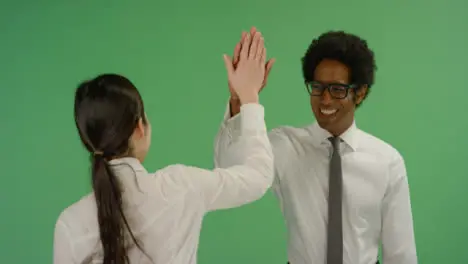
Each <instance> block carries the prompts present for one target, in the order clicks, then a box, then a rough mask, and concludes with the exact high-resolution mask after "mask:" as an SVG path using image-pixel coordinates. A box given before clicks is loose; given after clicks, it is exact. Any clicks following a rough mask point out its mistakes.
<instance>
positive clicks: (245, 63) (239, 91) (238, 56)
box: [224, 27, 275, 116]
mask: <svg viewBox="0 0 468 264" xmlns="http://www.w3.org/2000/svg"><path fill="white" fill-rule="evenodd" d="M274 62H275V59H270V60H268V61H267V54H266V48H265V42H264V39H263V36H262V34H261V33H260V32H258V31H257V30H256V28H255V27H252V29H251V30H250V33H247V32H242V37H241V40H240V41H239V43H237V45H236V47H235V48H234V54H233V58H230V57H229V56H227V55H224V63H225V65H226V70H227V73H228V80H229V91H230V95H231V98H230V105H231V116H234V115H236V114H238V113H239V112H240V106H241V104H246V103H257V102H258V93H259V92H260V91H261V90H262V89H263V88H264V87H265V85H266V82H267V79H268V74H269V73H270V71H271V68H272V66H273V64H274Z"/></svg>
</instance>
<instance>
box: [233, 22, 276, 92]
mask: <svg viewBox="0 0 468 264" xmlns="http://www.w3.org/2000/svg"><path fill="white" fill-rule="evenodd" d="M256 31H257V30H256V28H255V27H252V29H251V30H250V34H251V35H252V36H253V35H255V32H256ZM245 37H246V33H245V32H242V37H241V40H240V41H239V42H238V43H237V45H236V47H235V48H234V54H233V58H232V66H233V67H234V69H236V68H237V64H238V63H239V57H240V50H241V47H242V43H243V42H244V38H245ZM249 45H250V43H249ZM274 63H275V59H270V60H268V61H267V62H266V63H265V77H264V78H263V84H262V87H261V88H260V91H262V90H263V88H264V87H265V86H266V84H267V80H268V74H269V73H270V70H271V68H272V67H273V64H274ZM229 92H230V93H231V98H233V99H238V96H237V94H236V92H235V91H234V89H233V88H232V85H231V84H229Z"/></svg>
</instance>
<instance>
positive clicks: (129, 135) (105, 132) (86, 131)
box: [74, 74, 150, 264]
mask: <svg viewBox="0 0 468 264" xmlns="http://www.w3.org/2000/svg"><path fill="white" fill-rule="evenodd" d="M74 112H75V122H76V126H77V128H78V132H79V136H80V138H81V141H82V142H83V145H84V146H85V147H86V149H87V150H88V151H89V152H90V156H91V163H92V179H91V180H92V186H93V191H94V196H95V199H96V205H97V216H98V222H99V232H100V238H101V243H102V247H103V251H104V252H103V254H104V262H103V263H104V264H111V263H112V264H123V263H128V255H127V250H126V246H127V245H128V242H129V241H127V238H128V236H127V235H128V234H129V235H130V238H131V240H132V241H131V242H134V243H135V244H136V245H137V246H138V247H139V248H140V249H141V247H140V246H139V245H138V243H137V240H136V239H135V237H134V236H133V233H132V232H131V230H130V225H129V223H128V222H127V219H126V217H125V214H124V210H123V208H122V190H121V186H120V183H119V181H118V180H117V178H116V176H115V174H114V172H113V171H112V170H111V168H110V165H109V163H108V161H109V160H111V159H115V158H121V157H135V158H138V159H140V161H142V160H143V159H144V156H145V155H146V152H147V150H148V148H149V141H150V140H149V138H150V131H149V124H148V122H147V120H146V117H145V111H144V107H143V102H142V99H141V96H140V94H139V93H138V90H137V89H136V88H135V86H134V85H133V84H132V82H131V81H130V80H128V79H127V78H125V77H123V76H120V75H117V74H103V75H99V76H97V77H96V78H94V79H91V80H88V81H85V82H83V83H81V84H80V85H79V86H78V88H77V90H76V93H75V109H74Z"/></svg>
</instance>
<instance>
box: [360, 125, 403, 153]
mask: <svg viewBox="0 0 468 264" xmlns="http://www.w3.org/2000/svg"><path fill="white" fill-rule="evenodd" d="M358 133H359V137H360V144H359V148H360V149H361V150H363V151H366V152H370V153H373V154H375V155H377V156H380V157H382V158H386V159H390V160H402V159H403V157H402V155H401V153H400V151H399V150H398V149H397V148H396V147H394V146H393V145H392V144H390V143H389V142H387V141H385V140H383V139H381V138H379V137H377V136H375V135H372V134H370V133H368V132H366V131H363V130H360V129H359V130H358Z"/></svg>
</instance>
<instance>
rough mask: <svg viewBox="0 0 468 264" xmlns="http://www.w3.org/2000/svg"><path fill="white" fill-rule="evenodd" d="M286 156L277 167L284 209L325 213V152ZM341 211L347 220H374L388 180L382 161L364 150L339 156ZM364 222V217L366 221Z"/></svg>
mask: <svg viewBox="0 0 468 264" xmlns="http://www.w3.org/2000/svg"><path fill="white" fill-rule="evenodd" d="M312 154H314V155H307V156H306V155H302V156H299V155H298V156H296V157H294V156H290V157H288V162H286V163H284V164H282V165H283V166H282V167H279V168H278V169H277V173H278V175H277V176H278V177H279V179H281V180H280V182H279V186H278V187H279V190H280V192H281V200H282V201H281V202H282V204H283V208H284V210H285V213H288V214H293V215H296V216H297V215H298V213H299V212H300V213H299V214H300V215H304V214H306V212H310V214H311V215H314V216H316V217H322V216H325V215H326V213H327V206H328V185H329V184H328V180H329V166H330V161H329V156H328V155H327V154H325V153H320V152H316V153H312ZM341 166H342V175H343V212H344V217H348V218H349V219H350V220H359V219H361V220H368V221H378V220H379V219H380V211H381V202H382V199H383V197H384V195H385V189H386V186H387V182H388V180H387V179H388V177H389V175H388V166H386V164H385V162H384V161H382V160H379V159H377V158H376V157H374V156H372V155H366V154H365V153H345V154H343V155H342V157H341ZM366 222H367V221H366Z"/></svg>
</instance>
